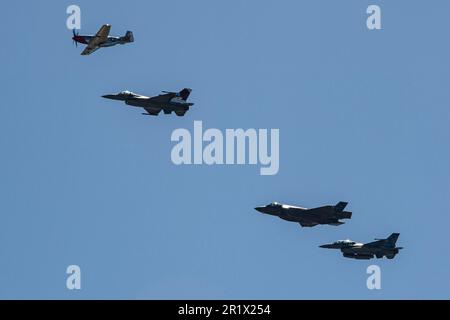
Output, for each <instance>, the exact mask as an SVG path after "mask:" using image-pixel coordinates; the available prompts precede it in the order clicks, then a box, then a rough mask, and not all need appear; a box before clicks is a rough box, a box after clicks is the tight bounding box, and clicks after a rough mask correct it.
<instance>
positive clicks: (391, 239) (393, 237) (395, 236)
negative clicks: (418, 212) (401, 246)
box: [386, 233, 400, 247]
mask: <svg viewBox="0 0 450 320" xmlns="http://www.w3.org/2000/svg"><path fill="white" fill-rule="evenodd" d="M399 236H400V233H393V234H391V235H390V236H389V237H388V238H387V239H386V242H387V243H388V244H389V245H391V246H393V247H395V244H396V242H397V240H398V237H399Z"/></svg>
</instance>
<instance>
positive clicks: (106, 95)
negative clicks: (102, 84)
mask: <svg viewBox="0 0 450 320" xmlns="http://www.w3.org/2000/svg"><path fill="white" fill-rule="evenodd" d="M102 98H105V99H112V100H118V99H117V96H116V95H114V94H105V95H104V96H102Z"/></svg>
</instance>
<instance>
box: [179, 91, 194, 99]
mask: <svg viewBox="0 0 450 320" xmlns="http://www.w3.org/2000/svg"><path fill="white" fill-rule="evenodd" d="M191 91H192V89H189V88H184V89H183V90H181V91H180V93H178V95H179V96H180V97H181V99H183V100H184V101H186V100H187V99H188V98H189V95H190V94H191Z"/></svg>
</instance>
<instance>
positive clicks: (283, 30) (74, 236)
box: [0, 0, 450, 299]
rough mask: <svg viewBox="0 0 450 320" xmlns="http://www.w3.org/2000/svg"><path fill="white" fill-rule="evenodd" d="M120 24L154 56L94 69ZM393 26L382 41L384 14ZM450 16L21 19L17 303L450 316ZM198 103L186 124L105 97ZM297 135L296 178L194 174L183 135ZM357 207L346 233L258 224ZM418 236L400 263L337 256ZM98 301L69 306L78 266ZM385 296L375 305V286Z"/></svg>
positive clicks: (7, 228)
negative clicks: (169, 97)
mask: <svg viewBox="0 0 450 320" xmlns="http://www.w3.org/2000/svg"><path fill="white" fill-rule="evenodd" d="M70 4H78V5H79V6H80V7H81V10H82V30H81V34H83V33H87V34H91V33H95V32H96V31H97V30H98V28H99V27H100V26H101V25H102V24H104V23H110V24H111V25H112V30H111V33H112V35H123V34H124V33H125V31H126V30H133V31H134V35H135V40H136V41H135V43H133V44H131V45H127V46H119V47H114V48H107V49H101V50H99V51H97V52H96V53H94V54H93V55H91V56H88V57H82V56H80V52H81V51H82V50H83V46H78V48H76V47H75V46H74V45H73V43H72V40H71V36H72V35H71V32H70V31H69V30H67V28H66V18H67V15H66V8H67V6H68V5H70ZM369 4H378V5H380V6H381V9H382V27H383V29H382V30H380V31H369V30H368V29H367V28H366V17H367V14H366V8H367V6H368V5H369ZM449 10H450V3H449V2H448V1H443V0H442V1H433V2H432V3H430V2H428V1H406V0H402V1H400V0H397V1H382V0H372V1H361V0H348V1H335V0H329V1H317V0H309V1H270V2H269V1H256V0H255V1H207V0H202V1H200V0H198V1H197V0H195V1H184V0H179V1H168V0H164V1H162V0H161V1H122V2H119V1H79V0H77V1H76V2H75V1H39V2H38V1H9V2H8V3H7V4H5V5H4V6H3V8H2V18H1V20H0V21H1V22H0V24H1V29H2V34H3V37H2V45H1V49H0V64H1V73H0V84H1V87H2V100H1V108H0V150H1V157H0V164H1V166H0V177H1V184H0V194H1V196H0V199H1V201H0V213H1V214H0V298H43V299H47V298H62V299H80V298H84V299H97V298H102V299H108V298H113V299H116V298H127V299H128V298H129V299H162V298H167V299H173V298H181V299H184V298H190V299H197V298H204V299H215V298H224V299H226V298H236V299H312V298H319V299H331V298H339V299H349V298H353V299H391V298H401V299H404V298H426V299H428V298H447V299H448V298H450V271H449V270H450V233H449V232H448V229H449V226H450V200H449V195H450V188H449V186H450V166H449V165H450V140H449V139H450V125H449V122H450V107H449V101H450V90H449V89H448V87H449V75H450V63H449V57H450V45H449V41H448V38H449V37H448V30H449V28H448V24H449V22H448V12H449ZM183 87H191V88H193V89H194V91H193V93H192V96H191V97H192V98H191V99H192V101H193V102H195V106H194V107H193V108H192V110H191V111H189V112H188V113H187V114H186V116H185V117H183V118H179V117H176V116H175V115H172V116H165V115H163V114H161V115H160V116H159V117H144V116H141V111H140V110H138V109H135V108H132V107H127V106H125V105H124V104H122V103H119V102H116V101H108V100H105V99H102V98H101V95H103V94H108V93H116V92H118V91H120V90H125V89H128V90H132V91H135V92H138V93H141V94H145V95H156V94H158V93H159V92H160V90H174V91H175V90H179V89H181V88H183ZM194 120H202V121H203V125H204V127H205V128H219V129H221V130H225V129H227V128H231V129H233V128H245V129H246V128H256V129H259V128H279V129H280V171H279V173H278V175H275V176H260V175H259V167H255V166H211V167H209V166H175V165H173V164H172V162H171V159H170V152H171V149H172V147H173V146H174V143H172V142H171V141H170V136H171V133H172V131H173V130H174V129H177V128H187V129H189V130H191V131H192V130H193V123H194ZM341 200H342V201H348V202H349V206H348V210H351V211H353V219H352V220H347V223H346V224H345V225H342V226H340V227H332V226H317V227H315V228H304V229H302V228H300V226H299V225H298V224H295V223H288V222H285V221H282V220H280V219H278V218H275V217H270V216H264V215H261V214H260V213H258V212H256V211H255V210H254V209H253V208H254V207H255V206H258V205H265V204H267V203H269V202H271V201H279V202H284V203H289V204H293V205H300V206H306V207H315V206H320V205H325V204H335V203H337V202H338V201H341ZM392 232H400V233H401V235H400V239H399V242H398V245H400V246H403V247H405V249H404V250H403V251H401V252H400V254H399V255H398V256H397V257H396V258H395V259H394V260H386V259H383V260H371V261H356V260H350V259H344V258H343V257H342V256H341V254H340V253H339V252H337V251H332V250H325V249H320V248H318V246H319V245H321V244H324V243H329V242H332V241H334V240H338V239H346V238H351V239H353V240H356V241H361V242H368V241H371V240H373V238H384V237H386V236H388V235H389V234H390V233H392ZM71 264H76V265H79V266H80V267H81V270H82V289H81V290H80V291H69V290H67V288H66V277H67V275H66V273H65V272H66V268H67V266H68V265H71ZM371 264H377V265H379V266H380V267H381V270H382V289H381V290H379V291H376V290H373V291H370V290H368V289H367V287H366V279H367V277H368V275H367V274H366V268H367V267H368V266H369V265H371Z"/></svg>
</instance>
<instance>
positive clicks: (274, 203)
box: [269, 202, 281, 207]
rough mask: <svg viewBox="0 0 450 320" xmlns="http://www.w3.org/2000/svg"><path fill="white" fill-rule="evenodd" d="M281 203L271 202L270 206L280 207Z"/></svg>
mask: <svg viewBox="0 0 450 320" xmlns="http://www.w3.org/2000/svg"><path fill="white" fill-rule="evenodd" d="M280 205H281V204H279V203H278V202H272V203H271V204H269V207H279V206H280Z"/></svg>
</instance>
